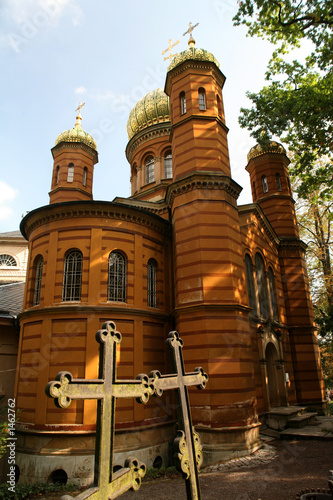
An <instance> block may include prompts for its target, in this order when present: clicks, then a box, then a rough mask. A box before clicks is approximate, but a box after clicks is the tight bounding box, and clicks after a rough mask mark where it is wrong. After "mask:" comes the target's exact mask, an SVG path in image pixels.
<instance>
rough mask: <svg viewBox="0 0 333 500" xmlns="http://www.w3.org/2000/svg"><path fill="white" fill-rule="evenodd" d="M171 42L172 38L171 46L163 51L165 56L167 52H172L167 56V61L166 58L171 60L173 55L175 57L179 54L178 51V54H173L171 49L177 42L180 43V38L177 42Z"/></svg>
mask: <svg viewBox="0 0 333 500" xmlns="http://www.w3.org/2000/svg"><path fill="white" fill-rule="evenodd" d="M171 42H172V38H170V40H169V47H168V48H167V49H165V50H163V52H162V56H163V55H164V54H165V53H166V52H170V54H169V55H168V56H165V58H164V61H165V60H166V59H169V60H170V62H171V59H172V58H173V57H175V56H177V55H178V52H177V53H176V54H172V53H171V50H172V49H173V47H174V46H175V45H177V43H179V40H177V42H175V43H173V44H172V43H171Z"/></svg>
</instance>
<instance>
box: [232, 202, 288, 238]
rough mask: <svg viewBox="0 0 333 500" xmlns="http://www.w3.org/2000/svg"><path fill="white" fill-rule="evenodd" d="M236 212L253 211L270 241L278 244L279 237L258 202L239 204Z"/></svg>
mask: <svg viewBox="0 0 333 500" xmlns="http://www.w3.org/2000/svg"><path fill="white" fill-rule="evenodd" d="M238 212H239V214H240V215H241V214H247V213H253V214H254V215H255V216H256V217H257V219H258V220H259V221H260V223H261V225H262V226H263V228H264V229H265V231H266V233H267V234H268V236H269V237H270V239H271V240H272V242H273V243H274V244H275V245H277V246H278V245H279V244H280V238H279V237H278V236H277V234H276V232H275V231H274V229H273V227H272V226H271V223H270V222H269V220H268V219H267V217H266V215H265V214H264V212H263V210H262V208H261V206H260V205H259V204H258V203H249V204H247V205H240V206H239V207H238Z"/></svg>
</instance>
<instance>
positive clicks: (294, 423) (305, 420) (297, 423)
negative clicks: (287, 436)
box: [287, 412, 317, 428]
mask: <svg viewBox="0 0 333 500" xmlns="http://www.w3.org/2000/svg"><path fill="white" fill-rule="evenodd" d="M316 416H317V413H316V412H308V413H302V414H301V415H297V416H296V417H293V418H290V419H289V420H288V424H287V425H288V427H292V428H300V427H305V426H306V425H308V424H310V423H311V422H314V421H315V419H316Z"/></svg>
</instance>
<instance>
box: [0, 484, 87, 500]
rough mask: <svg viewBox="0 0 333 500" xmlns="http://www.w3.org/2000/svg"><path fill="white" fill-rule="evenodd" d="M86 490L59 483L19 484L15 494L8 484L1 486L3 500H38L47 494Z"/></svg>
mask: <svg viewBox="0 0 333 500" xmlns="http://www.w3.org/2000/svg"><path fill="white" fill-rule="evenodd" d="M80 489H82V490H84V489H86V488H80V487H79V486H78V485H77V484H59V483H54V484H53V483H47V484H45V483H34V484H17V485H16V486H15V493H14V492H12V491H9V490H8V484H7V483H3V484H0V498H1V500H7V499H8V500H9V499H13V500H28V499H30V498H38V497H40V496H42V495H47V494H52V493H53V494H58V493H59V494H61V493H70V492H71V491H78V490H80Z"/></svg>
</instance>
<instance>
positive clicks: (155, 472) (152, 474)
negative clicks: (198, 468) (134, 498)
mask: <svg viewBox="0 0 333 500" xmlns="http://www.w3.org/2000/svg"><path fill="white" fill-rule="evenodd" d="M176 477H182V475H181V473H180V472H178V471H177V469H176V467H161V468H160V469H155V468H154V467H150V468H149V469H147V472H146V475H145V476H144V478H143V479H142V482H143V483H148V482H150V481H154V480H155V479H174V478H176Z"/></svg>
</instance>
